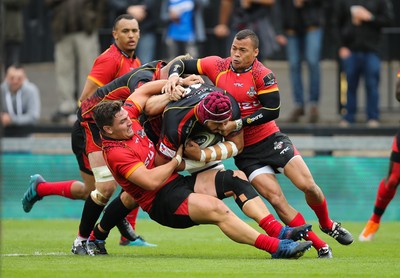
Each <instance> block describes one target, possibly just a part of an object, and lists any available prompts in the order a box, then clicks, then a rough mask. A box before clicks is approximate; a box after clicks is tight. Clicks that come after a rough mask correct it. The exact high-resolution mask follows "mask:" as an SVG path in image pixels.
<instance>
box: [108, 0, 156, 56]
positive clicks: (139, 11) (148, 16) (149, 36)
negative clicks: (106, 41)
mask: <svg viewBox="0 0 400 278" xmlns="http://www.w3.org/2000/svg"><path fill="white" fill-rule="evenodd" d="M108 6H109V18H111V20H114V19H115V18H117V17H118V16H119V15H121V14H126V13H127V14H130V15H132V16H133V17H134V18H135V19H136V20H137V21H138V23H139V25H140V43H139V45H138V47H137V50H136V55H137V56H138V57H139V58H140V61H141V62H142V63H148V62H150V61H153V60H155V57H156V54H155V51H156V43H157V24H158V21H159V17H160V15H159V10H160V8H159V7H160V5H159V3H158V1H156V0H108Z"/></svg>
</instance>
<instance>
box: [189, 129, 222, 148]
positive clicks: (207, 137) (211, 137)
mask: <svg viewBox="0 0 400 278" xmlns="http://www.w3.org/2000/svg"><path fill="white" fill-rule="evenodd" d="M189 140H193V141H194V142H196V143H197V144H198V145H199V146H200V149H204V148H207V147H208V146H212V145H215V144H217V143H218V142H222V141H223V140H224V137H223V136H222V135H221V134H219V133H217V134H214V133H211V132H207V131H202V132H199V133H196V134H195V135H193V136H191V137H190V138H188V141H189Z"/></svg>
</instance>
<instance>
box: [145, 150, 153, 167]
mask: <svg viewBox="0 0 400 278" xmlns="http://www.w3.org/2000/svg"><path fill="white" fill-rule="evenodd" d="M153 159H154V152H153V151H151V150H150V151H149V153H148V154H147V157H146V159H145V160H144V165H146V166H149V165H150V162H151V161H152V160H153Z"/></svg>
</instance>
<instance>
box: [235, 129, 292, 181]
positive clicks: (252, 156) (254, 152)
mask: <svg viewBox="0 0 400 278" xmlns="http://www.w3.org/2000/svg"><path fill="white" fill-rule="evenodd" d="M296 154H298V152H297V150H296V148H295V146H294V145H293V143H292V141H290V139H289V137H288V136H287V135H286V134H284V133H281V132H276V133H274V134H272V135H270V136H268V137H267V138H265V139H264V140H262V141H260V142H258V143H255V144H253V145H251V146H248V147H245V148H244V149H243V151H242V152H241V153H240V154H239V155H237V156H235V157H234V158H235V164H236V166H237V167H238V168H239V169H240V170H242V171H243V172H244V173H245V174H246V176H247V177H249V176H250V174H251V173H253V172H254V171H255V170H258V169H260V168H263V167H265V166H269V167H271V168H272V170H273V171H274V172H275V173H281V172H282V170H283V168H284V167H285V165H286V164H287V163H288V162H289V161H290V159H292V158H293V157H294V156H295V155H296Z"/></svg>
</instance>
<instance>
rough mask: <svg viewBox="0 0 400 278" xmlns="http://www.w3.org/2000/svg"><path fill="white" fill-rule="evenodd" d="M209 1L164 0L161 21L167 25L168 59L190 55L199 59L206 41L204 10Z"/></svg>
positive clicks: (165, 35)
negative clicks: (202, 44) (202, 45)
mask: <svg viewBox="0 0 400 278" xmlns="http://www.w3.org/2000/svg"><path fill="white" fill-rule="evenodd" d="M208 4H209V1H208V0H164V1H163V2H162V6H161V20H162V21H163V22H165V23H166V26H167V27H166V30H165V34H164V40H165V42H166V45H167V49H168V53H167V55H168V59H169V60H170V59H172V58H173V57H176V56H178V55H181V54H185V53H189V54H190V55H191V56H192V57H198V56H199V52H201V51H202V50H201V49H200V46H201V43H202V42H204V41H205V40H206V31H205V24H204V19H203V9H204V8H205V7H206V6H207V5H208Z"/></svg>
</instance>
